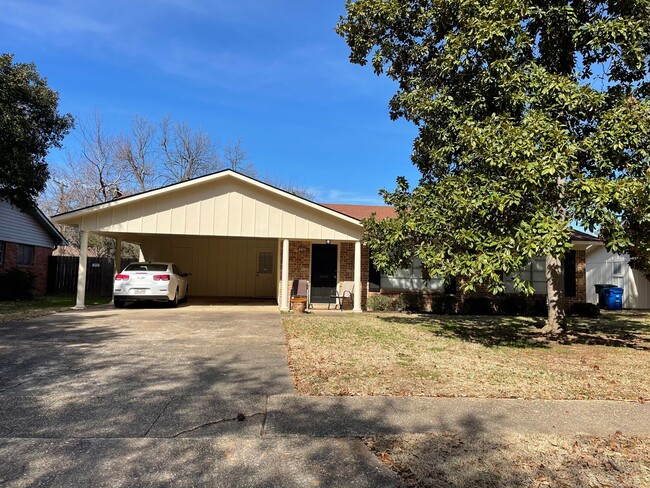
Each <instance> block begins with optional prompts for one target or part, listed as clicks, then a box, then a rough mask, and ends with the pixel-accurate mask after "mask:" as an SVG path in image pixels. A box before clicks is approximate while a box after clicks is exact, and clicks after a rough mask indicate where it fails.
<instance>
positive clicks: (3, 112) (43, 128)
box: [0, 54, 73, 209]
mask: <svg viewBox="0 0 650 488" xmlns="http://www.w3.org/2000/svg"><path fill="white" fill-rule="evenodd" d="M58 103H59V97H58V94H57V93H56V92H55V91H53V90H52V89H51V88H49V87H48V86H47V80H46V79H45V78H42V77H41V76H40V75H39V73H38V71H37V70H36V66H34V65H33V64H22V63H14V62H13V56H12V55H11V54H2V55H0V168H1V169H2V171H0V199H5V200H7V201H9V202H10V203H12V204H14V205H16V206H17V207H19V208H21V209H28V208H30V207H31V206H32V205H34V202H35V201H36V197H37V196H38V195H39V193H41V192H42V191H43V190H44V189H45V184H46V182H47V180H48V177H49V171H48V166H47V162H46V160H45V157H46V155H47V152H48V151H49V150H50V149H51V148H52V147H60V145H61V141H62V140H63V138H64V137H65V135H66V134H67V133H68V131H69V130H70V128H71V127H72V125H73V119H72V116H71V115H70V114H66V115H61V114H59V113H58Z"/></svg>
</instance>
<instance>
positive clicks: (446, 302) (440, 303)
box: [431, 295, 458, 315]
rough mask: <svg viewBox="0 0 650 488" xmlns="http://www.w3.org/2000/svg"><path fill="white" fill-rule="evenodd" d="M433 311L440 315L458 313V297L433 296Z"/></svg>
mask: <svg viewBox="0 0 650 488" xmlns="http://www.w3.org/2000/svg"><path fill="white" fill-rule="evenodd" d="M431 313H435V314H439V315H453V314H455V313H458V298H456V297H455V296H454V295H436V296H432V297H431Z"/></svg>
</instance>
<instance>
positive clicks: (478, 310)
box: [460, 296, 494, 315]
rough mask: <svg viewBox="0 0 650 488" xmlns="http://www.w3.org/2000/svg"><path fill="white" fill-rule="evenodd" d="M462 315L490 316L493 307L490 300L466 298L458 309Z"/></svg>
mask: <svg viewBox="0 0 650 488" xmlns="http://www.w3.org/2000/svg"><path fill="white" fill-rule="evenodd" d="M460 313H461V314H463V315H492V314H493V313H494V307H493V304H492V300H490V299H489V298H487V297H474V296H472V297H467V298H465V300H464V301H463V303H462V305H461V307H460Z"/></svg>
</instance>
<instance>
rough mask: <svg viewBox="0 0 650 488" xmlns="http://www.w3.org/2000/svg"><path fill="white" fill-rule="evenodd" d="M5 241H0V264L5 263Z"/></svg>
mask: <svg viewBox="0 0 650 488" xmlns="http://www.w3.org/2000/svg"><path fill="white" fill-rule="evenodd" d="M6 246H7V243H6V242H5V241H0V264H4V263H5V247H6Z"/></svg>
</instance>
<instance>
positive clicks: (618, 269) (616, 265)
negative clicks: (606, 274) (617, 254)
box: [612, 261, 623, 277]
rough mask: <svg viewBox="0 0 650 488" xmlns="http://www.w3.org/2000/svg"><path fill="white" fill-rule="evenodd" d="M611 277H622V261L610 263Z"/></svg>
mask: <svg viewBox="0 0 650 488" xmlns="http://www.w3.org/2000/svg"><path fill="white" fill-rule="evenodd" d="M612 276H618V277H621V276H623V261H614V262H613V263H612Z"/></svg>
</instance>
